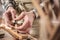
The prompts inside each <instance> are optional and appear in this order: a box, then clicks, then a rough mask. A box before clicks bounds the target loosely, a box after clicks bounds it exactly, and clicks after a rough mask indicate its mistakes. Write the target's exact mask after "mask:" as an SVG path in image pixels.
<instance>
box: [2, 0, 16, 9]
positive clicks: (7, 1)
mask: <svg viewBox="0 0 60 40" xmlns="http://www.w3.org/2000/svg"><path fill="white" fill-rule="evenodd" d="M1 4H2V7H3V9H5V10H7V9H8V7H10V6H12V7H13V8H14V9H15V7H16V6H17V5H16V2H15V1H14V0H1Z"/></svg>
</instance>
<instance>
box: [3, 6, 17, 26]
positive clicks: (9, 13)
mask: <svg viewBox="0 0 60 40" xmlns="http://www.w3.org/2000/svg"><path fill="white" fill-rule="evenodd" d="M15 15H16V11H15V9H14V8H13V7H9V8H8V9H7V10H6V11H5V12H4V13H3V17H4V21H5V24H6V25H7V26H9V27H13V26H14V24H13V22H12V20H13V19H14V18H15Z"/></svg>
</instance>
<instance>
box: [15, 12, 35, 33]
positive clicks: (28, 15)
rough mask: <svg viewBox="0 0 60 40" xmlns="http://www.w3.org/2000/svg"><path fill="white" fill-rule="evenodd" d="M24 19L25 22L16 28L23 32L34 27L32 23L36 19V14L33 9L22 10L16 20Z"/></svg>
mask: <svg viewBox="0 0 60 40" xmlns="http://www.w3.org/2000/svg"><path fill="white" fill-rule="evenodd" d="M21 19H23V20H24V23H23V24H22V25H21V26H19V27H17V28H16V29H18V30H20V32H22V33H27V32H28V31H29V30H30V28H31V27H32V23H33V20H34V14H33V12H32V11H30V12H22V13H21V14H20V15H19V16H18V17H17V18H16V19H15V20H17V21H18V20H21Z"/></svg>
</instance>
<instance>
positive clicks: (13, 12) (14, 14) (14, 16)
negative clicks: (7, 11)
mask: <svg viewBox="0 0 60 40" xmlns="http://www.w3.org/2000/svg"><path fill="white" fill-rule="evenodd" d="M11 14H12V19H15V18H16V10H14V9H12V10H11Z"/></svg>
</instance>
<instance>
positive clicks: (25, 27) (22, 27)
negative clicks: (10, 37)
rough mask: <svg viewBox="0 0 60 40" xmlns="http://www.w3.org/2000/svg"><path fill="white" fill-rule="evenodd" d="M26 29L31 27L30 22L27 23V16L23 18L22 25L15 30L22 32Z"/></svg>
mask: <svg viewBox="0 0 60 40" xmlns="http://www.w3.org/2000/svg"><path fill="white" fill-rule="evenodd" d="M28 27H31V25H30V22H29V19H28V17H27V15H26V16H25V18H24V23H23V24H22V26H20V27H17V29H18V30H23V31H24V30H26V29H27V28H28Z"/></svg>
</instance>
